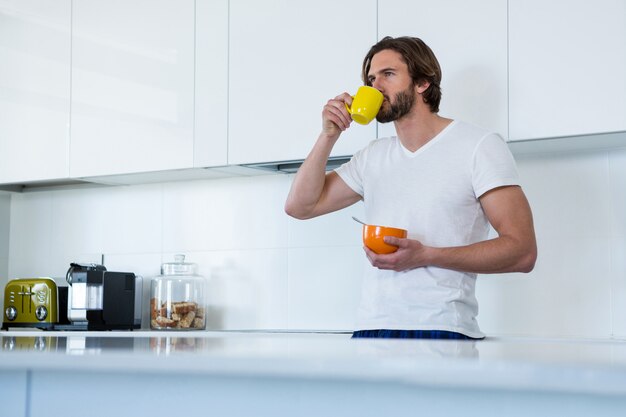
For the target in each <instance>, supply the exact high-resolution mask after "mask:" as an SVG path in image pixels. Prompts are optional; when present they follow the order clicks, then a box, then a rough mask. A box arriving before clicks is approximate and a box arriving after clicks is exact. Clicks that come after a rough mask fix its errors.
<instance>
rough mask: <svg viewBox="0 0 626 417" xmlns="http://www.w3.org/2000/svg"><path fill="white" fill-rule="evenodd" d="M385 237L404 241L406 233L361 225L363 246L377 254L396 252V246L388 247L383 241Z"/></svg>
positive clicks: (395, 229)
mask: <svg viewBox="0 0 626 417" xmlns="http://www.w3.org/2000/svg"><path fill="white" fill-rule="evenodd" d="M385 236H395V237H399V238H403V239H405V238H406V236H407V231H406V230H404V229H398V228H395V227H385V226H375V225H372V224H364V225H363V244H365V246H367V247H368V248H370V249H371V250H372V251H374V252H375V253H378V254H384V253H393V252H395V251H397V250H398V247H397V246H394V245H389V244H387V243H385V241H384V240H383V239H384V237H385Z"/></svg>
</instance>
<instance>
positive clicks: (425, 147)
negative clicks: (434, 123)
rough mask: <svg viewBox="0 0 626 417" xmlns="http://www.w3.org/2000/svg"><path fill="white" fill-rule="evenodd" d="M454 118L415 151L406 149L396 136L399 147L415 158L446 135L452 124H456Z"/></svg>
mask: <svg viewBox="0 0 626 417" xmlns="http://www.w3.org/2000/svg"><path fill="white" fill-rule="evenodd" d="M456 123H457V122H456V120H453V121H452V122H450V123H448V126H446V127H444V128H443V129H442V130H441V132H439V133H437V135H436V136H435V137H434V138H432V139H431V140H429V141H428V142H426V143H425V144H424V145H423V146H420V147H419V148H418V149H417V150H416V151H415V152H411V151H410V150H408V149H407V148H406V147H405V146H404V145H403V144H402V141H400V138H398V137H396V138H397V140H398V143H399V144H400V148H401V149H402V152H403V153H404V154H405V155H406V156H408V157H409V158H415V157H416V156H417V155H419V154H421V153H423V152H425V151H426V150H427V149H428V148H430V147H431V146H432V145H433V144H435V143H436V142H438V141H439V140H440V139H441V138H442V137H444V136H445V135H446V133H447V132H448V131H449V130H450V129H451V128H452V126H454V125H456Z"/></svg>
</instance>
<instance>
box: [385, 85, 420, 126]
mask: <svg viewBox="0 0 626 417" xmlns="http://www.w3.org/2000/svg"><path fill="white" fill-rule="evenodd" d="M387 102H388V103H389V106H387V108H385V107H384V103H383V107H381V108H380V111H379V112H378V114H377V115H376V120H377V121H378V122H379V123H388V122H393V121H394V120H398V119H399V118H401V117H403V116H405V115H407V114H409V112H410V111H411V109H412V108H413V105H414V104H415V90H414V89H413V85H411V86H410V87H409V88H407V89H406V90H404V91H400V92H399V93H398V94H396V100H395V103H391V101H390V100H388V101H387Z"/></svg>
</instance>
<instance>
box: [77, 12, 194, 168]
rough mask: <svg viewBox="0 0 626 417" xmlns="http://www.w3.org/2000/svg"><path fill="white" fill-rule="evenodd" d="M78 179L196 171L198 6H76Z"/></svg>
mask: <svg viewBox="0 0 626 417" xmlns="http://www.w3.org/2000/svg"><path fill="white" fill-rule="evenodd" d="M71 98H72V109H71V146H70V150H71V154H70V167H71V169H70V174H71V176H72V177H88V176H98V175H110V174H125V173H134V172H147V171H160V170H168V169H178V168H189V167H192V166H193V158H194V155H193V152H194V137H193V129H194V1H193V0H180V1H169V0H111V1H101V0H74V1H73V22H72V97H71Z"/></svg>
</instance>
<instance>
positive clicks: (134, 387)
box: [0, 331, 626, 417]
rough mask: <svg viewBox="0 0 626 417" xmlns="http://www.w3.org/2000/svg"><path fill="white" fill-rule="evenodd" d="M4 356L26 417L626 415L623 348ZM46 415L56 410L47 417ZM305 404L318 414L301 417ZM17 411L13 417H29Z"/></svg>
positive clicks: (111, 342)
mask: <svg viewBox="0 0 626 417" xmlns="http://www.w3.org/2000/svg"><path fill="white" fill-rule="evenodd" d="M0 347H1V348H2V351H1V355H0V387H3V388H2V391H0V404H6V402H5V401H4V398H3V397H4V396H5V395H7V394H8V392H6V393H5V392H4V387H5V386H9V385H7V384H8V383H9V381H11V380H12V379H15V378H17V380H18V381H23V383H24V384H25V389H26V395H25V399H24V401H25V404H26V406H25V407H24V413H23V415H25V416H27V417H30V415H32V416H35V415H37V416H38V415H45V412H46V410H48V411H52V410H54V406H52V405H51V404H55V403H58V405H59V409H58V410H59V411H60V410H62V409H63V410H65V411H64V414H65V415H79V414H80V410H79V409H78V408H77V411H76V414H72V413H71V410H70V411H69V414H68V409H67V402H66V401H63V400H62V398H63V396H64V395H65V396H66V395H68V393H70V392H74V393H77V392H78V393H82V395H83V396H85V398H91V401H92V402H93V401H95V400H94V399H93V398H92V397H93V395H95V394H94V392H101V393H102V392H105V391H106V392H107V394H106V396H107V397H108V398H116V396H121V397H120V398H126V400H127V402H131V403H132V398H133V396H135V395H136V396H138V398H143V397H145V396H148V397H149V396H150V395H153V396H154V395H155V394H157V393H158V392H161V393H162V394H163V397H160V396H159V395H157V397H156V398H157V400H150V401H149V402H148V403H147V404H144V403H142V405H141V406H139V405H138V407H139V410H137V411H147V410H148V409H150V407H152V405H154V406H156V410H157V411H163V410H165V409H168V407H170V406H171V407H170V408H171V410H170V411H172V412H175V411H176V410H177V408H176V407H174V406H173V405H172V404H174V405H175V404H178V405H181V403H180V402H179V401H181V400H182V399H185V398H186V399H187V400H186V401H184V402H183V405H185V406H189V407H192V408H193V410H195V409H197V408H198V407H200V409H204V407H205V406H206V407H209V406H210V407H213V408H214V409H215V407H217V409H223V410H225V411H228V410H230V411H231V412H232V413H229V414H230V415H246V414H248V415H249V413H250V412H253V413H254V414H256V415H265V414H267V415H298V416H300V415H322V414H319V413H327V412H328V410H324V409H323V407H322V408H321V409H316V408H315V407H313V408H311V404H313V405H316V406H320V407H321V406H322V405H323V404H327V405H328V407H331V408H329V409H331V410H335V411H337V410H340V409H341V410H342V411H341V413H339V414H336V415H342V416H345V415H363V413H365V414H368V412H372V413H374V411H375V410H376V409H377V407H380V411H381V412H383V411H384V410H387V411H391V410H392V409H393V408H394V407H396V408H398V410H402V409H406V408H409V407H411V408H412V407H416V406H417V407H420V408H421V409H423V410H426V409H427V408H428V407H433V408H432V409H429V410H428V411H429V413H430V415H435V414H436V412H437V410H439V411H445V412H444V413H443V414H442V415H446V414H449V413H451V412H463V413H464V414H465V415H468V412H469V411H476V413H477V414H481V415H485V413H487V414H489V412H491V413H494V414H498V415H502V413H501V411H502V408H501V407H503V406H507V407H511V408H510V410H509V411H510V412H509V413H507V414H506V415H538V414H537V413H539V414H541V413H542V412H543V411H546V414H545V415H549V414H550V413H552V412H556V413H557V414H560V412H561V411H563V409H562V408H561V407H562V406H563V405H564V404H567V408H568V411H567V414H568V415H585V413H589V412H591V410H595V411H594V413H595V414H596V415H598V414H599V415H603V414H602V412H600V413H599V412H598V410H604V412H605V413H604V415H611V414H610V413H612V412H616V413H617V412H618V411H620V413H617V414H615V415H623V413H624V412H626V341H621V340H588V339H577V340H572V339H536V338H487V339H486V340H483V341H477V342H472V341H425V340H373V339H359V340H354V339H350V335H349V334H341V333H334V334H333V333H304V332H300V333H286V332H210V331H207V332H193V333H191V332H185V333H181V332H176V333H170V332H147V331H135V332H40V331H19V332H17V331H16V332H0ZM20 378H21V379H20ZM21 383H22V382H20V383H18V385H19V384H21ZM173 386H174V387H175V388H172V387H173ZM20 392H21V391H20ZM125 392H126V393H128V392H132V393H133V395H130V394H124V393H125ZM216 392H219V393H220V394H219V395H217V394H216ZM339 392H342V393H343V394H341V395H340V394H339ZM90 393H91V394H90ZM243 393H245V397H246V398H250V399H255V398H256V400H253V401H252V403H251V404H253V406H254V408H251V409H246V408H245V407H244V406H243V405H242V404H243V403H242V402H241V395H242V394H243ZM14 394H15V393H14ZM90 395H91V397H90ZM128 395H130V396H128ZM170 395H171V397H170ZM187 395H190V396H193V399H194V400H193V401H191V400H190V398H188V397H187ZM198 396H199V398H198ZM146 398H147V397H146ZM531 398H534V399H535V400H534V402H533V401H531V400H530V399H531ZM168 399H169V402H168ZM374 399H376V401H374ZM460 399H463V401H460ZM55 401H56V402H55ZM468 401H469V402H468ZM537 401H539V402H537ZM563 401H566V402H563ZM97 402H98V401H96V403H97ZM386 402H393V404H394V405H393V406H389V404H387V403H386ZM280 403H284V404H285V408H284V409H283V408H282V407H279V406H278V405H277V404H280ZM42 404H46V407H44V408H40V406H41V405H42ZM114 404H115V402H114V401H108V402H107V401H105V402H103V403H102V404H101V407H100V408H96V410H95V412H96V414H93V413H92V412H90V415H100V414H97V411H98V410H99V409H101V410H102V412H103V414H102V415H107V414H110V413H111V412H113V411H115V410H113V409H112V408H111V407H112V406H113V405H114ZM133 404H134V403H133ZM168 404H170V405H168ZM234 404H236V405H237V406H236V407H235V408H232V407H233V406H234ZM263 404H265V405H263ZM303 404H308V406H307V407H304V408H303V409H299V411H298V412H294V407H296V408H298V407H299V406H300V405H303ZM331 404H332V405H331ZM383 404H385V405H384V406H383ZM471 404H473V406H470V405H471ZM513 404H516V405H515V406H513ZM287 405H289V406H287ZM433 405H435V406H433ZM126 406H127V407H130V405H129V404H127V405H126ZM63 407H65V408H63ZM172 407H173V408H172ZM194 407H195V408H194ZM220 407H221V408H220ZM242 407H243V408H242ZM276 407H278V408H276ZM341 407H345V408H341ZM390 407H391V408H390ZM425 407H426V408H425ZM468 407H469V408H468ZM528 407H531V408H528ZM532 407H535V408H532ZM537 407H539V408H537ZM190 410H192V409H190ZM193 410H192V411H193ZM237 410H239V411H240V412H239V411H237ZM281 410H282V411H284V412H282V411H281ZM316 410H317V411H316ZM542 410H543V411H542ZM17 411H18V412H17V414H11V415H20V410H17ZM83 411H84V410H83ZM105 411H106V413H105ZM41 412H43V413H44V414H41ZM233 413H234V414H233ZM350 413H354V414H350ZM433 413H435V414H433ZM516 413H517V414H516ZM528 413H531V414H528ZM533 413H534V414H533ZM557 414H553V415H557ZM563 414H565V413H563ZM50 415H54V414H50ZM325 415H328V414H325ZM470 415H471V413H470ZM0 416H4V414H2V411H0Z"/></svg>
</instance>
